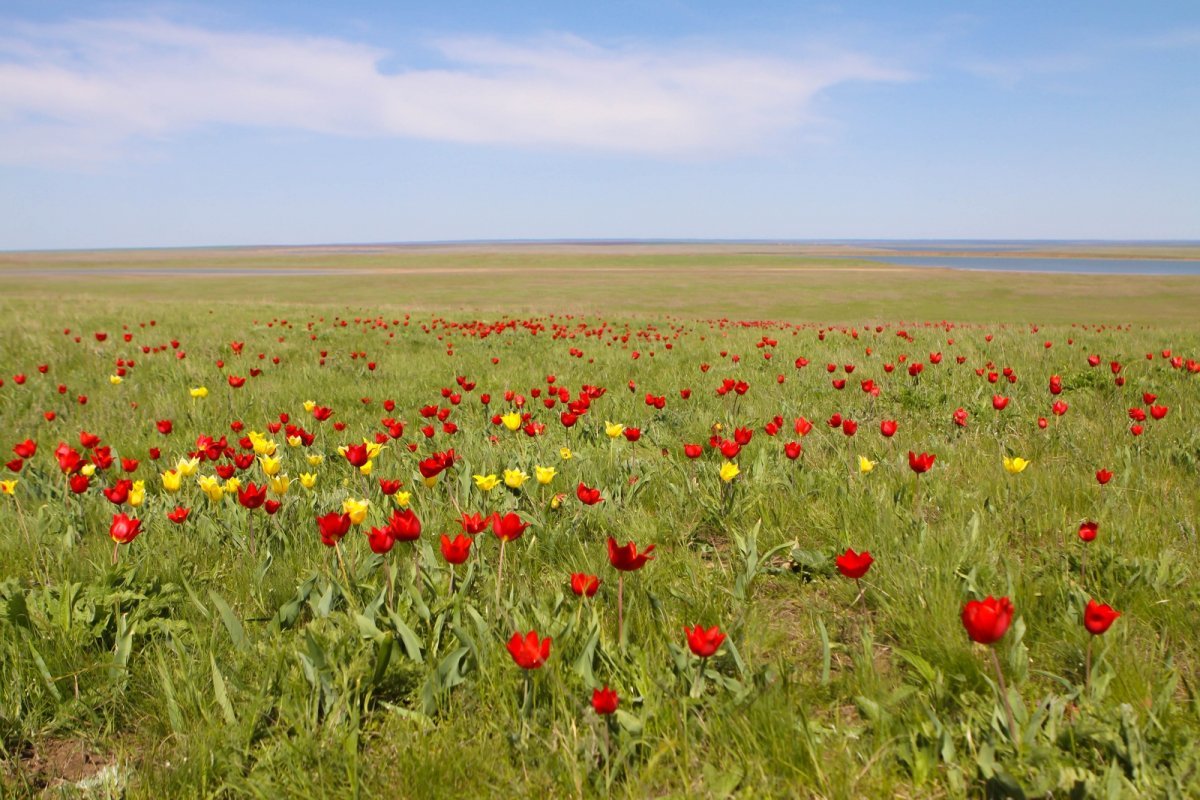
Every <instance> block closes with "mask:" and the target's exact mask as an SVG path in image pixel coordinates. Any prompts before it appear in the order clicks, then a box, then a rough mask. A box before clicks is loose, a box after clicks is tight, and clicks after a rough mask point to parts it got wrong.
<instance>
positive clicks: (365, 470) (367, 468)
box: [358, 461, 375, 475]
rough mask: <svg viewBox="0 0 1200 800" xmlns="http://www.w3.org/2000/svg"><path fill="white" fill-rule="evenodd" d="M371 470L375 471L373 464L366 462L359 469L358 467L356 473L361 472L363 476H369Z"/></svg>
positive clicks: (372, 462)
mask: <svg viewBox="0 0 1200 800" xmlns="http://www.w3.org/2000/svg"><path fill="white" fill-rule="evenodd" d="M373 469H375V462H374V461H368V462H367V463H365V464H363V465H362V466H361V467H359V468H358V471H359V472H361V473H362V474H363V475H370V474H371V470H373Z"/></svg>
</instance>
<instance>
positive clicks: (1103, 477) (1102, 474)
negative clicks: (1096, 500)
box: [1096, 469, 1113, 486]
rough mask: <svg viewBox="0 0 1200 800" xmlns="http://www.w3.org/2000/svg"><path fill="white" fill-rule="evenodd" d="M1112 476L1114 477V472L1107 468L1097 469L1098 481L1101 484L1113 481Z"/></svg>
mask: <svg viewBox="0 0 1200 800" xmlns="http://www.w3.org/2000/svg"><path fill="white" fill-rule="evenodd" d="M1112 478H1113V473H1111V472H1109V471H1108V470H1106V469H1098V470H1096V483H1098V484H1100V485H1101V486H1103V485H1104V484H1106V483H1108V482H1109V481H1111V480H1112Z"/></svg>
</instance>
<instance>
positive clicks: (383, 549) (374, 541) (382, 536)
mask: <svg viewBox="0 0 1200 800" xmlns="http://www.w3.org/2000/svg"><path fill="white" fill-rule="evenodd" d="M367 544H368V545H370V547H371V552H372V553H376V554H378V555H383V554H384V553H387V552H388V551H389V550H391V549H392V546H393V545H395V544H396V540H395V539H393V538H392V530H391V528H388V527H384V528H375V527H372V528H371V530H370V532H368V533H367Z"/></svg>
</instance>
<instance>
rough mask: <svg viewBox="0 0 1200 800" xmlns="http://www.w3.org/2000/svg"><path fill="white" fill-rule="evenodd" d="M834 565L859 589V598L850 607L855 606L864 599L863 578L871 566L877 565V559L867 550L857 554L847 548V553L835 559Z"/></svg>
mask: <svg viewBox="0 0 1200 800" xmlns="http://www.w3.org/2000/svg"><path fill="white" fill-rule="evenodd" d="M833 561H834V564H835V565H836V566H837V568H838V572H840V573H842V574H843V575H845V576H846V577H847V578H850V579H852V580H853V581H854V583H855V585H856V586H857V587H858V596H857V597H855V598H854V602H853V603H851V604H850V605H852V606H853V605H855V604H857V603H858V601H859V600H861V599H862V597H863V594H864V593H865V592H866V589H864V588H863V586H862V581H861V578H862V576H863V575H866V574H867V570H869V569H870V568H871V564H873V563H875V559H873V558H871V554H870V553H869V552H867V551H866V550H863V551H862V552H861V553H856V552H854V551H853V550H851V549H850V548H848V547H847V548H846V552H845V553H842V554H841V555H840V556H838V557H837V558H835V559H834V560H833Z"/></svg>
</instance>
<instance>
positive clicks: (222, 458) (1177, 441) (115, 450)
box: [0, 250, 1200, 798]
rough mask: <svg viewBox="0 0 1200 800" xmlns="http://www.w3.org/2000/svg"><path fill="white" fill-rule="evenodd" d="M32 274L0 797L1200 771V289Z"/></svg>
mask: <svg viewBox="0 0 1200 800" xmlns="http://www.w3.org/2000/svg"><path fill="white" fill-rule="evenodd" d="M126 263H128V264H132V265H134V266H135V267H137V270H138V271H137V272H136V274H133V273H114V272H113V266H114V265H120V264H126ZM210 263H219V266H220V269H221V270H228V271H226V272H220V273H217V274H212V273H209V274H205V273H204V272H203V271H198V270H199V269H200V268H199V267H197V265H198V264H210ZM204 269H209V267H204ZM34 272H36V274H33V273H34ZM0 279H3V280H4V284H5V289H4V291H3V293H2V294H0V311H2V312H3V314H2V315H0V451H2V456H0V464H2V465H3V466H0V549H2V559H0V755H2V757H3V760H4V763H3V768H2V771H0V782H2V783H0V785H2V786H3V794H5V795H11V796H27V795H37V794H38V793H41V792H45V793H47V794H46V796H75V795H78V794H82V795H84V796H88V795H87V793H88V792H89V791H90V792H92V795H90V796H103V793H104V792H107V793H110V794H113V795H119V796H125V797H138V798H141V797H147V798H150V797H153V798H162V797H192V796H196V797H242V796H251V797H264V798H268V797H269V798H276V797H285V796H308V797H314V798H316V797H331V798H332V797H337V798H346V797H360V796H361V797H474V796H488V797H491V796H504V797H528V796H543V797H555V798H558V797H596V796H610V795H611V796H618V797H637V798H640V797H714V798H719V797H747V798H751V797H752V798H759V797H797V796H799V797H807V796H812V797H888V796H899V797H921V798H927V797H963V796H974V797H978V796H1013V797H1021V796H1026V797H1068V796H1070V797H1114V798H1115V797H1193V796H1200V792H1198V790H1197V788H1196V787H1197V786H1200V745H1197V744H1196V740H1197V736H1198V734H1200V718H1198V714H1200V700H1198V699H1197V696H1196V691H1197V664H1198V659H1200V637H1198V636H1197V633H1196V619H1197V616H1198V615H1200V589H1198V588H1197V583H1196V578H1197V566H1196V561H1197V525H1198V524H1200V491H1198V489H1200V484H1198V478H1200V427H1198V423H1200V416H1198V411H1197V408H1198V401H1200V328H1198V327H1197V325H1196V323H1195V319H1194V309H1195V308H1197V307H1200V282H1198V281H1197V280H1196V279H1194V278H1141V279H1134V278H1128V277H1119V276H1108V277H1093V276H1020V277H1016V276H1011V275H1007V276H997V275H991V274H985V273H955V272H948V271H943V270H930V271H928V272H923V273H919V274H918V273H916V272H914V271H911V270H902V269H889V268H885V267H878V266H877V265H871V264H870V263H869V262H866V261H864V262H861V263H860V262H857V261H852V262H847V263H841V262H839V265H835V266H829V264H827V263H825V262H822V261H821V260H820V258H819V257H816V256H804V255H789V254H787V253H779V252H770V253H767V254H758V255H755V254H749V255H747V254H741V253H735V252H726V251H713V252H697V253H675V254H655V253H643V252H636V253H625V254H619V253H618V254H613V253H607V252H606V253H599V254H595V253H583V254H580V253H559V252H543V251H531V252H474V251H470V250H465V251H463V252H455V253H452V254H449V255H448V254H445V253H437V252H434V253H426V254H420V253H418V254H407V255H404V254H401V255H395V254H388V253H383V254H367V255H361V254H359V255H355V254H339V253H325V254H319V253H318V254H313V253H310V252H307V251H298V252H272V251H265V252H262V253H258V252H234V253H227V252H223V251H197V252H180V253H170V252H167V253H150V254H147V253H133V254H120V253H108V254H98V255H86V254H85V255H75V256H21V255H19V254H15V255H14V254H8V255H6V256H5V257H4V259H2V260H0ZM64 754H67V755H70V756H71V757H70V758H68V757H66V756H65V755H64ZM97 776H98V777H97ZM88 780H92V783H90V784H89V783H88ZM81 781H82V783H81ZM89 785H92V786H98V787H99V788H98V789H94V790H89V789H86V788H80V786H89ZM98 793H99V794H98Z"/></svg>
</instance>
